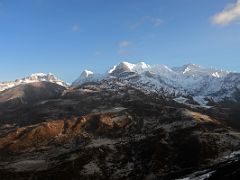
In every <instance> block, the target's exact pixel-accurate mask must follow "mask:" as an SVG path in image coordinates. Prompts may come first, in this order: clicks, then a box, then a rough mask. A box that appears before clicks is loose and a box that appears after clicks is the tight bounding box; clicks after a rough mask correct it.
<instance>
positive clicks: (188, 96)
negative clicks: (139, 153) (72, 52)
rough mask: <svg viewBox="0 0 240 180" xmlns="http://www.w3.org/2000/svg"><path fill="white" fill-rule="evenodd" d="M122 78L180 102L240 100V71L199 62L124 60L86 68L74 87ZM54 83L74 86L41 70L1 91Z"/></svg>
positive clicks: (203, 103)
mask: <svg viewBox="0 0 240 180" xmlns="http://www.w3.org/2000/svg"><path fill="white" fill-rule="evenodd" d="M115 79H118V80H119V81H121V82H122V83H123V84H131V85H132V86H135V87H137V88H139V89H142V90H144V91H145V92H149V93H151V92H154V93H161V94H164V96H166V97H171V98H175V100H176V101H178V102H180V103H185V102H187V101H193V102H195V103H197V104H199V105H201V106H206V105H209V104H212V103H216V102H224V101H239V100H240V99H239V97H238V96H237V95H238V94H239V93H240V73H234V72H229V71H223V70H217V69H214V68H204V67H201V66H198V65H195V64H187V65H184V66H182V67H175V68H169V67H167V66H164V65H153V66H150V65H148V64H146V63H144V62H140V63H138V64H131V63H128V62H122V63H120V64H118V65H115V66H113V67H112V68H111V69H109V70H107V71H106V73H104V74H95V73H93V72H92V71H89V70H85V71H83V72H82V73H81V75H80V77H79V78H78V79H76V80H75V81H74V82H73V83H72V86H75V87H76V86H79V85H82V84H84V83H89V82H98V83H100V82H101V81H103V80H105V81H108V82H111V81H113V80H115ZM41 81H46V82H51V83H56V84H58V85H61V86H64V87H70V85H69V84H67V83H66V82H64V81H62V80H60V79H58V78H57V77H56V76H54V75H53V74H43V73H37V74H32V75H31V76H29V77H26V78H23V79H20V80H16V81H14V82H3V83H0V91H3V90H5V89H9V88H11V87H14V86H17V85H20V84H27V83H33V82H41Z"/></svg>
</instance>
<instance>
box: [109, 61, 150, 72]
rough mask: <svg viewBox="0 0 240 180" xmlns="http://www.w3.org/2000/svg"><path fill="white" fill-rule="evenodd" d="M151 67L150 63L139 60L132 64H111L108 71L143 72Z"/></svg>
mask: <svg viewBox="0 0 240 180" xmlns="http://www.w3.org/2000/svg"><path fill="white" fill-rule="evenodd" d="M150 68H151V66H150V65H148V64H146V63H145V62H140V63H137V64H132V63H129V62H126V61H124V62H121V63H120V64H118V65H115V66H113V67H112V68H111V69H110V70H109V71H108V73H109V74H111V73H113V74H116V73H122V72H135V73H139V74H141V73H143V72H145V71H148V70H149V69H150Z"/></svg>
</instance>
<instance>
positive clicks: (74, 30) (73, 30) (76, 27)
mask: <svg viewBox="0 0 240 180" xmlns="http://www.w3.org/2000/svg"><path fill="white" fill-rule="evenodd" d="M80 30H81V28H80V25H79V24H74V25H73V26H72V32H80Z"/></svg>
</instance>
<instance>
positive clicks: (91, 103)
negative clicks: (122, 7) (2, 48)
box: [0, 80, 240, 180]
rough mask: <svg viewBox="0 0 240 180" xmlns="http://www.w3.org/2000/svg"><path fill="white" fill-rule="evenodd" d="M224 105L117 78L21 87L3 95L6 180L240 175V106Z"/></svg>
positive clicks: (1, 171)
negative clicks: (189, 100)
mask: <svg viewBox="0 0 240 180" xmlns="http://www.w3.org/2000/svg"><path fill="white" fill-rule="evenodd" d="M225 105H226V106H225ZM225 105H224V104H215V105H213V106H208V107H201V106H199V105H193V104H192V105H189V104H182V103H178V102H176V101H174V100H173V99H171V98H170V97H168V96H165V95H164V94H157V93H146V92H144V91H141V90H140V89H137V88H135V87H134V86H131V85H124V86H122V84H121V83H120V82H118V81H117V80H114V81H112V82H111V83H109V82H107V81H102V82H97V83H85V84H83V85H81V86H78V87H74V88H73V87H72V88H70V89H67V90H65V88H63V87H61V86H59V85H56V84H52V83H47V82H41V83H33V84H27V85H20V86H16V87H15V88H13V89H8V90H6V91H3V92H1V93H0V107H1V111H0V179H1V180H4V179H69V180H70V179H179V178H185V177H189V178H190V179H193V178H197V179H201V178H202V179H208V178H209V179H231V178H232V179H236V178H237V177H239V175H240V174H239V173H240V169H239V165H240V162H239V157H238V154H239V153H238V150H239V148H240V132H239V129H238V128H237V126H235V124H237V123H238V121H239V116H238V112H239V111H240V109H239V106H238V105H237V104H234V107H233V104H232V103H229V104H227V103H226V104H225Z"/></svg>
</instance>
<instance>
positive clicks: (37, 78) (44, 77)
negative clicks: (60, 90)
mask: <svg viewBox="0 0 240 180" xmlns="http://www.w3.org/2000/svg"><path fill="white" fill-rule="evenodd" d="M42 81H46V82H51V83H55V84H58V85H60V86H64V87H67V86H68V84H67V83H65V82H64V81H62V80H60V79H58V78H57V77H56V76H55V75H53V74H52V73H49V74H44V73H35V74H32V75H30V76H28V77H25V78H22V79H17V80H15V81H11V82H0V91H4V90H6V89H9V88H12V87H14V86H18V85H20V84H27V83H34V82H42Z"/></svg>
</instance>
